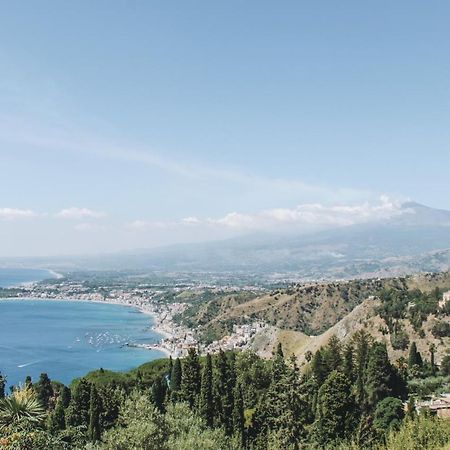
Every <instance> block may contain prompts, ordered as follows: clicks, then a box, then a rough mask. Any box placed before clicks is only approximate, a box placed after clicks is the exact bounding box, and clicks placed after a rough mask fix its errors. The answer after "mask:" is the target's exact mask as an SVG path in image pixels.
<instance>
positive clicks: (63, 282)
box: [1, 277, 268, 358]
mask: <svg viewBox="0 0 450 450" xmlns="http://www.w3.org/2000/svg"><path fill="white" fill-rule="evenodd" d="M200 287H201V288H205V287H206V288H210V289H218V288H217V286H207V285H202V286H200ZM195 289H199V286H198V285H196V286H187V287H186V286H183V287H176V286H175V287H171V293H172V294H173V292H175V293H180V292H185V291H190V290H195ZM220 289H223V288H220ZM235 289H237V288H236V287H233V288H230V287H228V288H225V290H229V291H232V290H235ZM239 289H243V290H246V289H257V288H255V287H243V288H242V287H241V288H239ZM1 297H4V298H8V297H9V298H12V297H14V298H17V299H30V298H33V299H41V300H67V301H81V302H95V303H108V304H117V305H123V306H129V307H133V308H137V309H139V310H140V311H141V312H142V313H144V314H147V315H149V316H151V318H152V322H151V327H150V329H151V330H153V331H155V332H156V333H157V334H159V335H161V339H160V340H159V342H156V343H154V342H152V343H134V342H129V343H127V344H126V345H127V346H130V347H139V348H144V349H148V350H157V351H160V352H163V353H165V354H166V355H167V356H169V355H170V356H172V357H174V358H177V357H182V356H185V355H186V354H187V352H188V349H189V348H191V347H195V348H196V349H197V351H198V352H199V353H200V354H206V353H217V352H219V351H220V350H223V351H226V350H246V349H250V348H251V347H252V342H253V340H254V339H255V337H256V336H258V335H259V334H261V333H263V332H264V330H266V328H267V327H268V325H266V324H265V323H263V322H261V321H254V322H252V323H247V324H242V325H233V329H232V332H230V333H229V334H227V335H225V336H223V337H222V338H221V339H218V340H214V341H212V342H210V343H207V344H205V343H204V342H202V340H201V339H199V330H198V327H194V328H190V327H187V326H184V325H182V324H180V323H177V322H176V321H175V320H174V318H175V317H176V316H178V315H180V314H182V313H183V312H184V311H185V310H186V309H187V308H188V306H189V303H187V302H179V301H163V300H166V297H167V290H166V289H164V286H147V285H137V286H132V287H127V286H125V287H110V286H107V285H101V284H99V285H96V286H92V285H89V286H86V284H85V283H80V282H77V281H74V280H70V279H65V278H64V277H58V278H57V280H56V281H55V280H50V281H44V282H39V283H29V284H26V285H23V286H20V287H15V288H13V289H3V291H2V295H1Z"/></svg>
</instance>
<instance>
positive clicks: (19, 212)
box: [0, 208, 38, 220]
mask: <svg viewBox="0 0 450 450" xmlns="http://www.w3.org/2000/svg"><path fill="white" fill-rule="evenodd" d="M37 215H38V214H37V213H35V212H34V211H32V210H31V209H18V208H0V219H2V220H16V219H29V218H32V217H36V216H37Z"/></svg>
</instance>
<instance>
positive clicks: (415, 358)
mask: <svg viewBox="0 0 450 450" xmlns="http://www.w3.org/2000/svg"><path fill="white" fill-rule="evenodd" d="M414 366H419V367H422V366H423V361H422V355H421V354H420V353H419V351H418V350H417V346H416V343H415V342H412V343H411V347H410V348H409V357H408V367H409V368H410V369H412V368H413V367H414Z"/></svg>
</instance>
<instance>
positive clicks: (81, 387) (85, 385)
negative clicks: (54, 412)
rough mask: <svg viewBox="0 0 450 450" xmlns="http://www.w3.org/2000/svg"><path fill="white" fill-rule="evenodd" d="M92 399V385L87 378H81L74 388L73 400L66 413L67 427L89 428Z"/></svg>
mask: <svg viewBox="0 0 450 450" xmlns="http://www.w3.org/2000/svg"><path fill="white" fill-rule="evenodd" d="M90 397H91V385H90V383H89V382H88V381H87V380H86V379H85V378H80V380H79V381H78V383H76V385H75V387H74V390H73V394H72V398H71V399H70V403H69V407H68V408H67V411H66V422H67V426H74V427H77V426H84V427H86V428H87V427H88V425H89V401H90Z"/></svg>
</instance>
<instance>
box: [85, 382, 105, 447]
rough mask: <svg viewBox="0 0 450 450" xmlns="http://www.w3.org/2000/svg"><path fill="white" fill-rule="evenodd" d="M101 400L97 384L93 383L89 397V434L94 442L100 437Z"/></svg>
mask: <svg viewBox="0 0 450 450" xmlns="http://www.w3.org/2000/svg"><path fill="white" fill-rule="evenodd" d="M101 410H102V406H101V401H100V396H99V395H98V391H97V388H96V387H95V384H93V383H92V384H91V393H90V399H89V428H88V436H89V439H90V440H91V441H92V442H96V441H98V440H99V439H100V435H101V426H100V415H101Z"/></svg>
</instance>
